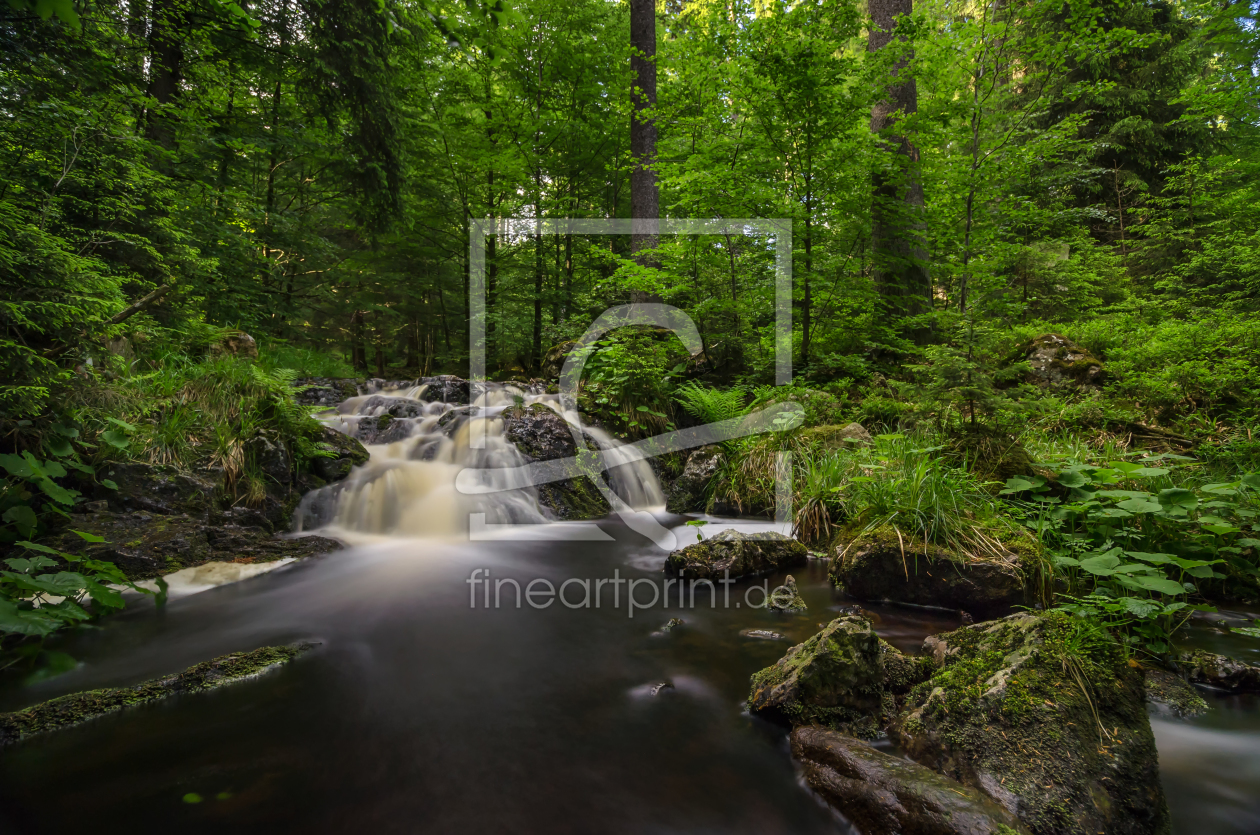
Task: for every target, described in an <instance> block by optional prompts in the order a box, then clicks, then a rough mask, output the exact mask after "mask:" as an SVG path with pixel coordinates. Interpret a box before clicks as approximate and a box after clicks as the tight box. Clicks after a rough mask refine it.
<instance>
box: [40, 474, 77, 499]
mask: <svg viewBox="0 0 1260 835" xmlns="http://www.w3.org/2000/svg"><path fill="white" fill-rule="evenodd" d="M37 483H38V484H39V489H40V490H43V491H44V494H45V495H46V496H48V498H50V499H52V500H53V501H54V502H58V503H59V504H74V501H75V498H76V497H77V496H78V495H79V493H78V491H77V490H67V489H66V488H64V487H62V486H61V485H60V484H58V483H57V482H55V481H53V480H52V479H51V478H41V479H40V480H39V481H38V482H37Z"/></svg>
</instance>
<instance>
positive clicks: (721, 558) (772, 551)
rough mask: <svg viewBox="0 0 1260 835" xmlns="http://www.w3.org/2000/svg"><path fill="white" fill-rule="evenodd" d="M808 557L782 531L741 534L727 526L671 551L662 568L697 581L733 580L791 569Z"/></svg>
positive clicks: (799, 545)
mask: <svg viewBox="0 0 1260 835" xmlns="http://www.w3.org/2000/svg"><path fill="white" fill-rule="evenodd" d="M808 559H809V551H808V550H807V549H806V548H805V546H804V545H802V544H801V543H799V542H797V541H796V540H795V539H792V538H791V537H787V536H784V535H783V534H781V533H774V532H762V533H741V532H739V531H736V530H733V529H729V528H728V529H727V530H724V531H722V532H721V533H719V534H716V535H715V536H712V537H709V538H707V539H705V540H704V541H702V542H695V543H692V544H691V545H687V546H685V547H683V548H679V549H678V550H677V551H673V552H671V553H670V555H669V556H668V557H667V558H666V559H665V571H666V573H668V574H672V575H674V576H678V577H686V578H689V579H696V580H703V579H707V580H717V579H725V578H730V579H732V580H735V579H738V578H740V577H756V576H760V575H762V574H770V573H772V572H775V571H780V570H782V569H785V568H791V567H792V566H795V565H801V564H803V563H804V562H805V561H806V560H808Z"/></svg>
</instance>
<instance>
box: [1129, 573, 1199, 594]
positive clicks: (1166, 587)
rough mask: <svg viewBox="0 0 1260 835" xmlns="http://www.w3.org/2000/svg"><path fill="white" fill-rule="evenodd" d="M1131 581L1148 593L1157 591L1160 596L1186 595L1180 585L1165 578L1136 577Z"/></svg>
mask: <svg viewBox="0 0 1260 835" xmlns="http://www.w3.org/2000/svg"><path fill="white" fill-rule="evenodd" d="M1131 579H1132V580H1133V582H1135V583H1137V584H1138V585H1139V586H1141V587H1142V588H1144V589H1147V590H1148V591H1157V592H1159V593H1160V594H1185V593H1186V589H1185V588H1184V587H1183V586H1182V585H1181V583H1178V582H1176V581H1174V580H1169V579H1168V578H1167V577H1150V576H1143V575H1138V576H1134V577H1133V578H1131Z"/></svg>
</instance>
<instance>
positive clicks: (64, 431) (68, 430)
mask: <svg viewBox="0 0 1260 835" xmlns="http://www.w3.org/2000/svg"><path fill="white" fill-rule="evenodd" d="M52 429H53V431H54V432H56V433H57V434H58V435H61V436H62V437H64V438H77V437H79V430H78V429H75V428H74V427H73V426H66V425H65V424H62V423H54V424H53V425H52Z"/></svg>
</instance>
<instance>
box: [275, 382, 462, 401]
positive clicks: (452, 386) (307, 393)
mask: <svg viewBox="0 0 1260 835" xmlns="http://www.w3.org/2000/svg"><path fill="white" fill-rule="evenodd" d="M417 386H424V391H422V392H420V393H419V395H417V398H418V399H420V400H423V401H425V402H428V403H438V402H441V403H450V404H451V405H456V406H466V405H468V403H469V401H470V394H469V392H470V385H469V382H468V381H467V380H465V379H463V378H462V377H456V376H454V375H451V374H440V375H438V376H436V377H420V378H418V379H415V380H386V379H383V378H381V377H303V378H301V379H298V380H294V381H293V387H294V393H293V399H295V400H296V401H297V402H299V403H301V404H302V405H304V406H324V407H327V408H332V407H334V406H336V405H337V404H338V403H341V402H342V401H343V400H349V399H350V398H351V397H356V396H358V395H360V394H377V393H379V392H387V391H396V390H398V389H412V388H416V387H417Z"/></svg>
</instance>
